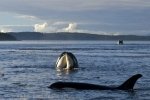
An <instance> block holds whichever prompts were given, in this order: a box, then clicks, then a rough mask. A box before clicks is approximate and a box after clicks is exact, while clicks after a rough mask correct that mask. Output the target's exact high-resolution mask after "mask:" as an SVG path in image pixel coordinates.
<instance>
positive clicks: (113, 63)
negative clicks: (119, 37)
mask: <svg viewBox="0 0 150 100" xmlns="http://www.w3.org/2000/svg"><path fill="white" fill-rule="evenodd" d="M64 51H69V52H72V53H73V54H74V55H75V56H76V57H77V60H78V63H79V69H78V70H75V71H72V72H65V71H63V72H58V71H56V69H55V62H56V60H57V58H58V56H59V55H60V54H61V53H62V52H64ZM138 73H140V74H142V75H143V77H142V78H140V79H139V80H138V81H137V83H136V84H135V87H134V91H122V90H115V91H112V90H101V91H98V90H74V89H64V90H52V89H49V88H48V86H49V85H50V84H52V83H54V82H56V81H71V82H87V83H93V84H100V85H108V86H109V85H114V86H117V85H120V84H122V83H123V82H124V81H125V80H126V79H128V78H129V77H130V76H132V75H134V74H138ZM0 98H1V100H3V99H4V100H9V99H10V100H12V99H15V100H33V99H42V100H105V99H106V100H149V99H150V41H124V45H117V42H116V41H1V42H0Z"/></svg>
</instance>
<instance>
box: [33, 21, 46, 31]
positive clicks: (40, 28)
mask: <svg viewBox="0 0 150 100" xmlns="http://www.w3.org/2000/svg"><path fill="white" fill-rule="evenodd" d="M47 27H48V23H47V22H44V23H42V24H35V25H34V31H35V32H45V31H46V28H47Z"/></svg>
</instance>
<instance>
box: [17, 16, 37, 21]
mask: <svg viewBox="0 0 150 100" xmlns="http://www.w3.org/2000/svg"><path fill="white" fill-rule="evenodd" d="M17 17H18V18H24V19H30V20H34V19H38V18H37V17H35V16H30V15H19V16H17Z"/></svg>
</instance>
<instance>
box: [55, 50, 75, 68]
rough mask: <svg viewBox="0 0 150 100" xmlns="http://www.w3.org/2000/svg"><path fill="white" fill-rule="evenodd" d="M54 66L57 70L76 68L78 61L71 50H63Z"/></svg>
mask: <svg viewBox="0 0 150 100" xmlns="http://www.w3.org/2000/svg"><path fill="white" fill-rule="evenodd" d="M56 68H57V69H58V70H62V69H66V70H71V69H73V68H78V61H77V59H76V57H75V56H74V54H72V53H71V52H63V53H62V54H61V55H60V56H59V57H58V59H57V61H56Z"/></svg>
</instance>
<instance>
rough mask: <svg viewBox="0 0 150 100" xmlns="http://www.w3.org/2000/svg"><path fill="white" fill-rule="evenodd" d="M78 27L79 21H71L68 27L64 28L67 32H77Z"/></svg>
mask: <svg viewBox="0 0 150 100" xmlns="http://www.w3.org/2000/svg"><path fill="white" fill-rule="evenodd" d="M76 28H77V23H69V25H68V27H66V28H64V31H66V32H75V31H76Z"/></svg>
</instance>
